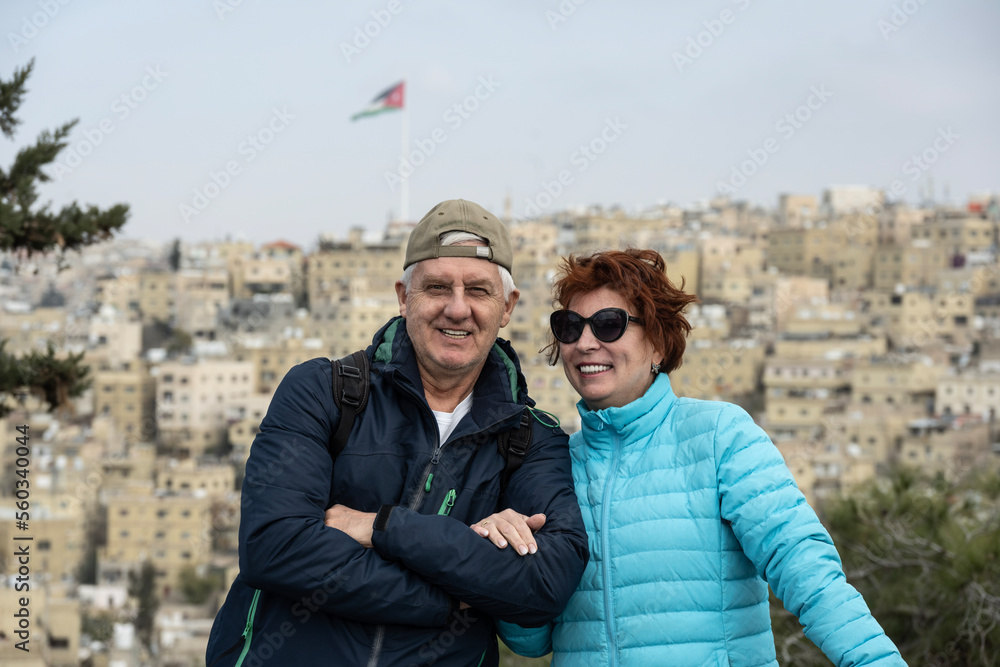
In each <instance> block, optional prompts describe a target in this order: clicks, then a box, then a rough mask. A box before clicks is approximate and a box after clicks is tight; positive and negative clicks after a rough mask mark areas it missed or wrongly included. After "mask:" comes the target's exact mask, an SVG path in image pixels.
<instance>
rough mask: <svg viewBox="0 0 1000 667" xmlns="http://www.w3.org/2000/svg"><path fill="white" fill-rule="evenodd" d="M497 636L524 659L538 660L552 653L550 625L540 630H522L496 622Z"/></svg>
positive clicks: (517, 626) (515, 626) (516, 626)
mask: <svg viewBox="0 0 1000 667" xmlns="http://www.w3.org/2000/svg"><path fill="white" fill-rule="evenodd" d="M497 634H498V635H500V639H502V640H503V643H504V644H506V645H507V646H508V647H510V650H511V651H513V652H514V653H517V654H518V655H523V656H525V657H526V658H540V657H542V656H543V655H548V654H549V653H552V624H551V623H548V624H546V625H543V626H542V627H540V628H522V627H521V626H520V625H515V624H514V623H505V622H503V621H497Z"/></svg>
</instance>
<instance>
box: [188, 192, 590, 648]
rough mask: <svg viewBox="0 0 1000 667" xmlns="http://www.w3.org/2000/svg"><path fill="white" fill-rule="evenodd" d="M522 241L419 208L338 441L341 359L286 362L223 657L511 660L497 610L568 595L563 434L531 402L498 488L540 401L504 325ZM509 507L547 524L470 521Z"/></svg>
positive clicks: (573, 571) (257, 443) (525, 608)
mask: <svg viewBox="0 0 1000 667" xmlns="http://www.w3.org/2000/svg"><path fill="white" fill-rule="evenodd" d="M442 239H443V240H442ZM512 261H513V252H512V249H511V244H510V239H509V237H508V235H507V231H506V229H505V227H504V225H503V223H501V222H500V221H499V220H498V219H497V218H496V217H495V216H493V215H492V214H490V213H489V212H487V211H486V210H485V209H483V208H482V207H480V206H478V205H477V204H473V203H472V202H467V201H462V200H453V201H446V202H442V203H441V204H438V205H437V206H435V207H434V208H433V209H431V211H430V212H429V213H428V214H427V215H426V216H425V217H424V218H423V220H421V221H420V223H419V224H418V225H417V227H416V228H415V229H414V230H413V232H412V234H411V235H410V240H409V242H408V244H407V249H406V260H405V265H404V269H405V271H404V274H403V277H402V279H401V280H400V281H398V282H397V283H396V293H397V296H398V299H399V311H400V315H401V317H398V318H394V319H393V320H391V321H389V322H388V323H387V324H386V325H385V326H383V327H382V329H381V330H380V331H379V332H378V333H377V334H376V335H375V337H374V339H373V341H372V345H371V346H370V347H369V348H368V350H367V351H366V354H367V355H368V357H369V359H370V361H371V366H372V372H371V389H370V394H369V399H368V403H367V406H366V407H365V409H364V410H363V411H361V412H360V414H358V416H357V419H356V421H355V423H354V425H353V428H352V430H351V434H350V438H349V439H348V441H347V444H346V446H345V448H344V450H343V451H342V452H341V453H340V454H339V455H338V456H337V458H336V461H332V460H331V456H330V453H329V450H328V445H329V441H330V437H331V428H333V427H335V426H336V424H337V423H338V419H339V414H338V411H337V408H336V407H335V404H334V402H333V398H332V393H331V370H330V363H329V361H328V360H325V359H314V360H312V361H308V362H305V363H303V364H300V365H298V366H296V367H295V368H293V369H292V370H291V371H289V373H288V375H287V376H286V377H285V379H284V380H283V381H282V382H281V385H280V386H279V387H278V389H277V391H276V393H275V396H274V398H273V400H272V401H271V405H270V407H269V408H268V412H267V416H266V417H265V418H264V420H263V422H262V423H261V431H260V433H259V434H258V435H257V437H256V439H255V440H254V443H253V446H252V448H251V450H250V457H249V459H248V461H247V469H246V478H245V480H244V483H243V501H242V507H243V509H242V518H241V523H240V574H239V576H238V577H237V578H236V581H235V582H234V583H233V586H232V588H231V589H230V592H229V595H228V597H227V599H226V602H225V605H224V606H223V607H222V609H221V610H220V611H219V615H218V617H217V618H216V621H215V624H214V626H213V628H212V634H211V636H210V638H209V645H208V652H207V664H208V665H212V664H213V663H217V664H219V665H240V666H241V667H243V666H246V667H255V666H257V665H407V666H409V665H430V664H434V665H443V666H450V665H455V666H458V665H462V666H463V667H464V666H467V665H473V666H475V665H482V666H487V665H497V664H498V660H499V658H498V649H497V644H496V638H495V633H494V624H493V618H499V619H502V620H506V621H512V622H516V623H520V624H521V625H529V626H531V625H541V624H544V623H547V622H548V621H550V620H552V619H553V618H555V617H556V616H557V615H558V614H559V613H560V612H561V611H562V609H563V607H564V606H565V604H566V601H567V600H568V599H569V597H570V595H571V594H572V593H573V591H574V589H575V588H576V585H577V583H578V582H579V579H580V577H581V575H582V573H583V568H584V566H585V565H586V560H587V539H586V534H585V531H584V527H583V522H582V519H581V516H580V512H579V508H578V505H577V502H576V496H575V493H574V491H573V486H572V478H571V473H570V460H569V453H568V449H567V438H566V436H565V434H563V432H562V431H561V430H559V429H558V427H555V426H553V425H551V424H548V423H547V420H545V419H539V417H538V416H537V415H534V414H532V419H531V420H530V423H531V431H532V437H531V443H530V447H529V448H528V452H527V455H526V456H525V457H524V461H523V464H522V465H521V466H520V467H519V468H518V469H517V470H516V471H515V472H513V474H511V475H510V478H509V481H508V482H507V484H506V488H505V489H501V486H502V483H501V478H502V477H503V475H502V473H503V471H504V468H505V466H506V461H505V458H504V456H503V455H502V454H501V453H500V450H499V448H498V445H497V441H498V438H499V436H500V434H501V433H505V432H514V431H516V430H517V428H518V427H519V425H520V424H521V417H522V415H523V414H525V411H526V410H528V409H529V407H530V406H532V405H533V404H534V403H533V401H532V400H531V399H530V398H528V396H527V394H526V391H525V382H524V377H523V376H522V375H521V373H520V371H519V367H518V361H517V357H516V356H515V354H514V351H513V350H512V349H511V347H510V346H509V344H508V343H507V342H506V341H503V340H501V339H498V338H497V334H498V332H499V330H500V328H501V327H503V326H505V325H506V324H507V323H508V322H509V321H510V316H511V312H512V311H513V309H514V305H515V304H516V303H517V299H518V295H519V293H518V292H517V290H516V289H515V288H514V283H513V279H512V278H511V277H510V270H511V265H512ZM505 273H506V275H504V274H505ZM502 508H509V509H506V510H504V511H505V512H516V513H518V514H520V515H521V516H523V517H530V519H529V525H530V526H531V528H532V529H535V530H537V532H536V533H535V534H534V535H532V536H527V537H526V538H525V539H518V538H517V535H516V534H514V533H508V537H509V540H510V544H511V547H512V548H503V549H498V548H497V547H496V546H494V545H493V543H492V542H491V541H490V540H484V539H482V538H481V537H480V536H479V535H478V534H477V533H476V532H474V531H473V530H470V528H469V525H470V524H475V525H476V530H479V531H481V532H483V533H485V532H487V531H489V530H490V526H489V523H490V520H492V521H494V522H496V523H501V522H502V519H501V518H500V517H491V515H493V514H494V513H495V512H497V511H498V510H500V509H502ZM327 510H328V511H327ZM540 515H544V516H540ZM512 516H515V515H512ZM485 517H491V519H486V520H484V518H485ZM480 520H484V521H483V523H486V524H487V525H486V527H485V528H483V527H481V526H480V525H479V524H480ZM526 546H530V547H531V551H530V552H528V553H526V554H525V555H522V554H521V553H518V549H516V548H514V547H519V548H520V549H521V551H526V549H524V547H526Z"/></svg>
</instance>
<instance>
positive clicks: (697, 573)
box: [474, 250, 905, 666]
mask: <svg viewBox="0 0 1000 667" xmlns="http://www.w3.org/2000/svg"><path fill="white" fill-rule="evenodd" d="M664 268H665V264H664V261H663V258H662V257H660V255H659V254H657V253H656V252H654V251H652V250H628V251H625V252H617V251H613V252H603V253H598V254H595V255H593V256H591V257H586V258H582V259H577V258H573V257H570V259H568V260H566V261H565V263H564V266H563V270H564V275H563V276H562V277H561V279H560V280H559V281H558V282H557V283H556V285H555V298H556V301H557V303H558V304H559V306H560V307H561V308H562V310H557V311H556V312H554V313H553V314H552V317H551V328H552V333H553V335H554V336H555V339H556V342H554V343H553V344H552V346H551V347H550V360H551V361H552V363H555V361H556V360H557V359H559V358H562V363H563V369H564V370H565V372H566V377H567V378H568V379H569V381H570V383H571V384H572V385H573V387H574V388H575V389H576V390H577V392H579V394H580V396H581V398H582V400H581V401H580V402H579V403H578V406H577V407H578V409H579V411H580V415H581V417H582V422H583V426H582V430H581V431H580V432H578V433H575V434H573V436H571V438H570V451H571V453H572V457H573V475H574V481H575V486H576V494H577V500H578V501H579V503H580V505H581V508H582V510H583V516H584V522H585V524H586V526H587V533H588V537H589V540H590V562H589V563H588V565H587V569H586V571H585V573H584V575H583V579H582V580H581V581H580V584H579V586H578V588H577V590H576V592H575V593H574V595H573V597H572V598H571V599H570V602H569V604H568V606H567V607H566V609H565V611H564V612H563V613H562V615H561V616H560V617H559V618H558V619H557V620H556V621H555V623H554V624H550V625H548V626H546V627H542V628H533V629H525V628H521V627H518V626H516V625H510V624H501V628H500V633H501V636H502V637H503V639H504V641H505V642H506V643H507V644H508V645H509V646H510V647H511V648H513V649H514V650H515V651H517V652H518V653H521V654H522V655H527V656H539V655H544V654H546V653H548V652H549V651H554V654H555V655H554V660H553V663H552V664H553V665H560V664H572V665H580V664H586V665H643V666H645V665H777V664H778V663H777V661H776V657H775V647H774V638H773V636H772V634H771V623H770V615H769V610H768V593H767V586H768V584H767V583H765V582H768V583H770V585H771V588H772V589H773V590H774V592H775V594H776V595H777V596H778V597H779V598H781V600H782V601H783V602H784V604H785V607H786V608H787V609H789V610H790V611H792V612H793V613H795V614H796V615H797V616H798V617H799V619H800V621H801V622H802V624H803V625H804V627H805V633H806V636H808V637H809V638H810V639H811V640H812V641H813V642H815V643H816V644H817V645H818V646H819V647H820V648H821V649H822V650H823V651H824V652H825V653H826V655H827V656H828V657H829V658H830V659H831V660H832V661H833V662H834V664H837V665H861V664H881V665H890V664H891V665H903V664H905V663H904V662H903V660H902V658H901V657H900V655H899V652H898V651H897V650H896V647H895V646H894V645H893V644H892V642H891V641H890V640H889V639H888V638H887V637H886V636H885V634H884V633H883V631H882V628H881V627H879V625H878V623H877V622H876V621H875V619H874V618H872V616H871V613H870V612H869V610H868V607H867V606H866V605H865V602H864V600H863V599H862V597H861V595H860V594H859V593H858V592H857V591H856V590H855V589H854V588H853V587H852V586H850V585H849V584H848V583H847V581H846V580H845V577H844V572H843V569H842V567H841V563H840V559H839V557H838V555H837V551H836V549H835V548H834V546H833V542H832V541H831V539H830V536H829V534H828V533H827V531H826V530H825V529H824V528H823V526H822V525H821V524H820V522H819V520H818V519H817V518H816V514H815V513H814V512H813V510H812V509H811V508H810V507H809V505H808V504H807V503H806V500H805V498H804V497H803V496H802V493H801V492H799V490H798V488H797V487H796V485H795V482H794V480H793V479H792V476H791V473H789V471H788V468H787V467H786V466H785V464H784V461H783V460H782V458H781V454H780V453H779V452H778V450H777V449H776V448H775V447H774V445H773V444H772V443H771V441H770V440H769V439H768V437H767V435H766V434H765V433H764V431H763V430H761V429H760V428H759V427H758V426H757V425H756V424H754V422H753V420H752V419H751V418H750V416H749V415H748V414H747V413H746V412H744V411H743V410H742V409H740V408H739V407H737V406H735V405H732V404H729V403H722V402H713V401H700V400H694V399H689V398H678V397H676V396H675V395H674V393H673V392H672V391H671V388H670V379H669V377H668V373H670V372H671V371H673V370H674V369H675V368H677V367H678V366H680V364H681V358H682V356H683V354H684V346H685V338H686V336H687V334H688V333H689V332H690V330H691V325H690V324H689V323H688V321H687V320H686V319H685V317H684V315H683V310H684V308H685V307H686V306H687V305H688V304H690V303H692V302H694V301H696V298H695V297H694V296H692V295H690V294H685V293H684V292H683V291H681V290H679V289H676V288H675V287H674V286H673V285H672V284H671V283H670V281H669V280H668V279H667V277H666V274H665V272H664ZM682 287H683V284H682ZM512 514H513V513H512V512H511V511H510V510H506V511H505V512H504V513H501V514H497V515H494V516H492V517H489V518H488V519H486V520H485V521H484V522H481V523H480V524H477V525H476V526H474V529H475V530H476V531H477V532H479V534H480V535H483V536H488V537H489V538H490V539H491V540H493V542H494V543H495V544H497V546H498V547H502V545H504V544H506V543H507V542H508V541H509V542H510V544H511V545H512V546H514V548H517V547H518V546H519V545H520V544H521V543H522V542H524V541H529V542H530V537H528V538H525V537H524V536H525V535H530V529H529V528H528V527H527V525H526V524H525V522H524V518H523V517H520V516H519V515H516V518H515V519H514V520H512ZM532 519H533V520H534V521H535V522H536V523H537V519H536V518H534V517H533V518H532ZM533 526H534V524H532V527H533ZM505 537H506V539H505ZM527 557H530V556H527Z"/></svg>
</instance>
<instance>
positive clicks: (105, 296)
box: [95, 269, 141, 321]
mask: <svg viewBox="0 0 1000 667" xmlns="http://www.w3.org/2000/svg"><path fill="white" fill-rule="evenodd" d="M96 282H97V287H96V294H95V296H96V298H97V301H98V302H99V303H101V304H104V305H109V306H113V307H114V309H115V310H116V311H117V312H119V313H121V314H122V315H123V316H125V317H126V318H127V319H128V320H130V321H131V320H138V319H139V317H140V313H139V301H140V293H141V289H140V288H141V274H140V273H139V272H137V271H134V270H130V269H125V270H119V271H117V272H115V273H108V274H105V275H102V276H98V277H97V279H96Z"/></svg>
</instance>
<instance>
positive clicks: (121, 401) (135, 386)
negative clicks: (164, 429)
mask: <svg viewBox="0 0 1000 667" xmlns="http://www.w3.org/2000/svg"><path fill="white" fill-rule="evenodd" d="M137 358H138V355H136V357H134V358H133V359H137ZM93 396H94V414H98V415H106V416H108V417H110V418H111V420H112V422H113V423H114V425H115V428H116V429H117V430H118V433H119V434H121V435H122V436H125V437H127V438H131V439H133V440H134V439H138V440H142V441H146V442H151V441H152V440H153V439H154V438H155V437H156V380H155V379H154V378H153V377H152V376H150V375H149V369H148V367H147V366H146V364H144V363H142V362H139V361H135V360H133V361H132V363H131V364H130V365H129V366H128V367H127V368H122V369H120V370H98V371H96V372H95V373H94V384H93Z"/></svg>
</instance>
